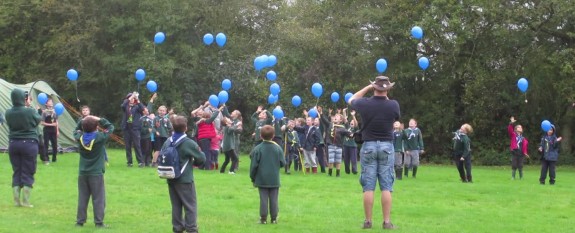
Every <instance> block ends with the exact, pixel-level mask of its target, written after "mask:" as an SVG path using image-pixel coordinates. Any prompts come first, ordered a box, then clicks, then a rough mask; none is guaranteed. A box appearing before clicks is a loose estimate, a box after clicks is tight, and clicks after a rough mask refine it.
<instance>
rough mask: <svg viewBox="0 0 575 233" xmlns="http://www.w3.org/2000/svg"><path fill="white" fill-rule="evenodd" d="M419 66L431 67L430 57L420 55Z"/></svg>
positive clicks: (423, 67)
mask: <svg viewBox="0 0 575 233" xmlns="http://www.w3.org/2000/svg"><path fill="white" fill-rule="evenodd" d="M419 67H420V68H421V69H422V70H426V69H427V67H429V59H427V57H420V58H419Z"/></svg>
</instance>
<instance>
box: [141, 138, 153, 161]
mask: <svg viewBox="0 0 575 233" xmlns="http://www.w3.org/2000/svg"><path fill="white" fill-rule="evenodd" d="M140 147H141V148H142V157H143V158H142V161H143V163H144V164H145V165H146V166H148V165H150V164H152V138H140Z"/></svg>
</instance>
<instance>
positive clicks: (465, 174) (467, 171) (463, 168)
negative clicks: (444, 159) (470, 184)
mask: <svg viewBox="0 0 575 233" xmlns="http://www.w3.org/2000/svg"><path fill="white" fill-rule="evenodd" d="M454 160H455V165H456V166H457V171H458V172H459V177H460V178H461V180H462V181H471V158H469V159H466V160H463V161H461V157H457V158H455V159H454Z"/></svg>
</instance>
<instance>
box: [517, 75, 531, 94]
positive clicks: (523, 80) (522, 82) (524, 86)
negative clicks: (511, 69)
mask: <svg viewBox="0 0 575 233" xmlns="http://www.w3.org/2000/svg"><path fill="white" fill-rule="evenodd" d="M528 87H529V82H528V81H527V79H526V78H520V79H519V80H518V81H517V88H519V90H520V91H521V92H523V93H525V92H526V91H527V88H528Z"/></svg>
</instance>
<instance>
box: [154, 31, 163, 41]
mask: <svg viewBox="0 0 575 233" xmlns="http://www.w3.org/2000/svg"><path fill="white" fill-rule="evenodd" d="M165 39H166V35H165V34H164V33H163V32H158V33H156V35H155V36H154V43H156V44H161V43H164V40H165Z"/></svg>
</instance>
